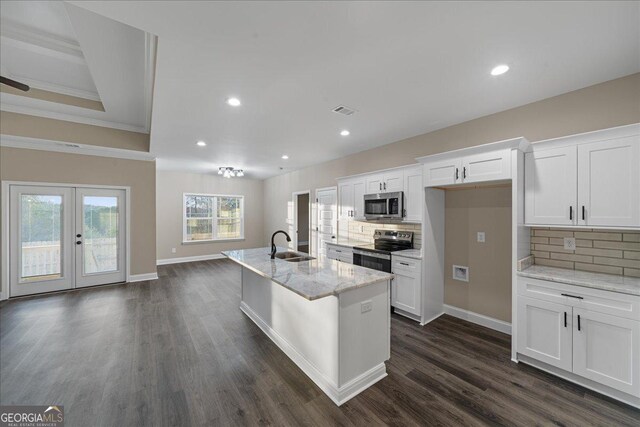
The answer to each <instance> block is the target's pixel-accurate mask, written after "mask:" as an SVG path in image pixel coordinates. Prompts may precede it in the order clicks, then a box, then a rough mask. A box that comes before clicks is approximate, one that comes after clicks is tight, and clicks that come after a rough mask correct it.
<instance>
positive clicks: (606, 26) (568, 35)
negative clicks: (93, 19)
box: [71, 1, 640, 178]
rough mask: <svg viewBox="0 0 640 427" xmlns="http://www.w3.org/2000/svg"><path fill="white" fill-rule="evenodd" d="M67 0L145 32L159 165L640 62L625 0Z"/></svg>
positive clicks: (337, 151)
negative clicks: (150, 42)
mask: <svg viewBox="0 0 640 427" xmlns="http://www.w3.org/2000/svg"><path fill="white" fill-rule="evenodd" d="M71 3H74V4H76V5H78V6H80V7H83V8H86V9H89V10H92V11H95V12H97V13H100V14H102V15H104V16H107V17H110V18H113V19H115V20H118V21H120V22H123V23H126V24H129V25H131V26H133V27H136V28H140V29H142V30H144V31H147V32H150V33H153V34H157V35H158V37H159V46H158V56H157V71H156V73H157V74H156V85H155V91H154V102H153V117H152V127H151V147H152V151H153V153H154V154H155V155H157V156H158V158H159V162H158V164H159V166H160V167H162V168H174V169H185V170H191V171H198V172H201V171H211V170H213V169H216V168H217V167H219V166H233V167H237V168H244V169H245V170H247V171H248V175H251V176H254V177H260V178H262V177H267V176H271V175H274V174H277V173H279V172H280V170H279V169H278V167H279V166H285V167H286V168H287V169H293V168H300V167H304V166H307V165H310V164H314V163H319V162H322V161H326V160H330V159H334V158H338V157H341V156H344V155H347V154H350V153H354V152H357V151H361V150H365V149H368V148H372V147H375V146H379V145H383V144H388V143H390V142H393V141H397V140H400V139H403V138H407V137H410V136H414V135H418V134H421V133H425V132H428V131H432V130H435V129H439V128H443V127H446V126H449V125H452V124H455V123H460V122H463V121H466V120H470V119H473V118H476V117H480V116H484V115H487V114H490V113H494V112H497V111H501V110H505V109H509V108H512V107H515V106H519V105H523V104H527V103H530V102H533V101H536V100H540V99H544V98H547V97H550V96H554V95H558V94H561V93H565V92H568V91H572V90H575V89H579V88H582V87H586V86H590V85H593V84H596V83H599V82H603V81H607V80H611V79H614V78H618V77H621V76H625V75H628V74H632V73H635V72H638V71H640V32H639V31H640V30H639V28H640V25H638V24H639V20H640V9H639V7H640V3H638V2H610V1H609V2H591V1H588V2H169V1H160V2H151V1H129V2H122V1H118V2H114V1H99V2H78V1H74V2H71ZM500 63H507V64H509V65H510V66H511V71H510V72H509V73H507V74H505V75H503V76H501V77H492V76H490V75H489V71H490V69H491V68H492V67H493V66H495V65H497V64H500ZM98 89H99V90H100V87H98ZM100 92H101V94H102V91H101V90H100ZM228 96H237V97H239V98H240V99H241V100H242V103H243V105H242V106H241V107H239V108H232V107H230V106H228V105H226V104H225V99H226V98H227V97H228ZM339 104H345V105H347V106H350V107H353V108H355V109H356V110H358V112H357V113H356V114H355V115H353V116H351V117H344V116H340V115H337V114H335V113H333V112H331V109H332V108H334V107H336V106H337V105H339ZM343 128H346V129H349V130H350V131H351V136H349V137H346V138H345V137H341V136H340V135H339V132H340V130H341V129H343ZM513 136H514V137H515V136H519V135H513ZM199 139H202V140H205V141H206V142H207V143H208V146H207V147H205V148H200V147H196V145H195V142H196V140H199ZM285 153H286V154H288V155H289V156H290V159H289V160H288V161H283V160H281V159H280V156H281V155H282V154H285Z"/></svg>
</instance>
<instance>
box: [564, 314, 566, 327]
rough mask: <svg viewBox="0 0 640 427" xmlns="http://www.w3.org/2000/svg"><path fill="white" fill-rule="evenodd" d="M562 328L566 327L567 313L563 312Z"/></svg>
mask: <svg viewBox="0 0 640 427" xmlns="http://www.w3.org/2000/svg"><path fill="white" fill-rule="evenodd" d="M564 327H565V328H566V327H567V312H566V311H565V312H564Z"/></svg>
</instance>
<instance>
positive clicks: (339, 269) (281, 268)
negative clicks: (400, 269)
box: [222, 248, 394, 300]
mask: <svg viewBox="0 0 640 427" xmlns="http://www.w3.org/2000/svg"><path fill="white" fill-rule="evenodd" d="M285 251H287V249H286V248H278V252H285ZM270 252H271V249H270V248H254V249H238V250H232V251H223V252H222V254H223V255H225V256H227V257H228V258H229V259H231V260H233V261H235V262H237V263H238V264H240V265H242V266H243V267H246V268H248V269H249V270H251V271H254V272H255V273H257V274H259V275H261V276H263V277H266V278H267V279H271V280H273V281H274V282H276V283H278V284H280V285H282V286H284V287H285V288H287V289H290V290H292V291H293V292H295V293H297V294H298V295H301V296H303V297H304V298H306V299H308V300H315V299H318V298H323V297H327V296H330V295H338V294H340V293H342V292H345V291H348V290H351V289H355V288H360V287H363V286H367V285H372V284H374V283H378V282H382V281H386V280H391V279H393V277H394V275H393V274H390V273H385V272H382V271H377V270H372V269H369V268H364V267H360V266H357V265H351V264H347V263H344V262H339V261H335V260H332V259H329V258H326V257H324V256H322V257H318V258H316V259H313V260H310V261H303V262H288V261H285V260H282V259H278V258H276V259H271V258H270V257H269V254H270Z"/></svg>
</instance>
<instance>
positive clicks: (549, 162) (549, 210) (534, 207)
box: [524, 147, 578, 225]
mask: <svg viewBox="0 0 640 427" xmlns="http://www.w3.org/2000/svg"><path fill="white" fill-rule="evenodd" d="M576 152H577V149H576V147H562V148H555V149H552V150H545V151H536V152H532V153H526V154H525V164H524V169H525V181H524V184H525V189H524V197H525V223H527V224H533V225H574V224H576V221H577V217H578V212H577V209H576V207H577V191H578V174H577V154H576Z"/></svg>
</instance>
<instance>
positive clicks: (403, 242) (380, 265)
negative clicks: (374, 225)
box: [353, 230, 413, 273]
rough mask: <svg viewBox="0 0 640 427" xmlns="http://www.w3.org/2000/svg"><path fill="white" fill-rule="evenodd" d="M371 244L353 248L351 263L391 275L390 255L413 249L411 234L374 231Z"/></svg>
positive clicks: (409, 232)
mask: <svg viewBox="0 0 640 427" xmlns="http://www.w3.org/2000/svg"><path fill="white" fill-rule="evenodd" d="M373 242H374V243H373V244H372V245H362V246H355V247H354V248H353V263H354V264H355V265H360V266H362V267H367V268H372V269H374V270H379V271H385V272H387V273H391V253H392V252H395V251H401V250H404V249H411V248H413V232H411V231H392V230H376V231H375V233H374V234H373Z"/></svg>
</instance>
